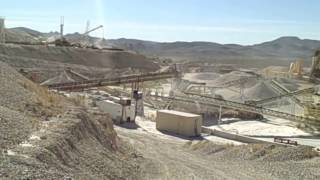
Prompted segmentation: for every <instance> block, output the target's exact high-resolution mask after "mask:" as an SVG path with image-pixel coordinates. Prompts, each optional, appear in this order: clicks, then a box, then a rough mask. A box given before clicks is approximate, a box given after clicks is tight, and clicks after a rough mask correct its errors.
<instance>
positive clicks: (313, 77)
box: [310, 49, 320, 81]
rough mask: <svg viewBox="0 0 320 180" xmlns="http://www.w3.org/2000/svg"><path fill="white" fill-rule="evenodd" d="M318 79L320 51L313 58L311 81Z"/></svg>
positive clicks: (319, 74) (319, 73) (319, 75)
mask: <svg viewBox="0 0 320 180" xmlns="http://www.w3.org/2000/svg"><path fill="white" fill-rule="evenodd" d="M318 78H320V49H319V50H317V51H316V52H315V54H314V56H313V58H312V67H311V74H310V79H311V80H312V81H315V80H317V79H318Z"/></svg>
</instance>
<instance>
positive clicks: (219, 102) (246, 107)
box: [154, 93, 320, 127]
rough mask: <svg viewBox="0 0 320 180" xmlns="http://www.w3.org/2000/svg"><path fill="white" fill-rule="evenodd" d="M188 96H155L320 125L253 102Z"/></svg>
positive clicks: (192, 94)
mask: <svg viewBox="0 0 320 180" xmlns="http://www.w3.org/2000/svg"><path fill="white" fill-rule="evenodd" d="M185 94H186V96H180V95H179V96H177V95H176V96H174V97H163V96H161V97H160V96H154V97H156V98H162V99H165V100H175V101H180V102H186V103H195V102H197V103H199V104H203V105H206V106H215V107H219V106H222V107H225V108H230V109H235V110H241V111H246V112H252V113H257V114H263V115H267V116H272V117H277V118H282V119H287V120H291V121H294V122H302V123H305V124H307V125H309V126H312V127H319V126H320V121H318V120H317V119H311V118H307V117H303V116H296V115H293V114H288V113H284V112H279V111H275V110H271V109H267V108H263V107H258V106H254V105H251V104H243V103H238V102H233V101H227V100H223V99H219V98H214V97H210V96H205V95H199V94H194V93H185Z"/></svg>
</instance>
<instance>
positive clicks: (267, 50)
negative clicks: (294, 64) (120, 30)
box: [109, 37, 320, 65]
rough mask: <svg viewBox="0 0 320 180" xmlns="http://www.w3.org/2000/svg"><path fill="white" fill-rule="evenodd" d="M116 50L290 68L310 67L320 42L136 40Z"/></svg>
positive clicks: (122, 42) (288, 39)
mask: <svg viewBox="0 0 320 180" xmlns="http://www.w3.org/2000/svg"><path fill="white" fill-rule="evenodd" d="M109 43H110V44H112V45H113V46H117V47H121V48H124V49H128V50H133V51H136V52H139V53H142V54H145V55H148V56H159V57H163V58H172V59H175V60H188V61H209V62H224V63H236V64H241V63H243V62H244V61H245V62H246V64H249V65H252V63H254V64H257V65H258V64H259V61H260V62H261V61H268V62H270V63H269V64H270V65H272V64H273V65H274V64H278V65H284V64H288V62H289V61H294V60H295V59H298V58H302V59H304V60H305V61H306V63H307V64H310V62H311V56H312V55H313V53H314V51H315V50H316V49H317V48H320V41H315V40H308V39H299V38H297V37H282V38H279V39H276V40H274V41H270V42H265V43H262V44H256V45H252V46H242V45H237V44H217V43H211V42H174V43H158V42H151V41H141V40H134V39H115V40H109Z"/></svg>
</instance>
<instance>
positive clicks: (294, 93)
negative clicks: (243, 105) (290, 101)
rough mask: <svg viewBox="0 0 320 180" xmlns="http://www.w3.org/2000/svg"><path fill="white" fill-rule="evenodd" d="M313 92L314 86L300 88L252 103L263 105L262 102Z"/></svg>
mask: <svg viewBox="0 0 320 180" xmlns="http://www.w3.org/2000/svg"><path fill="white" fill-rule="evenodd" d="M312 92H314V88H313V87H312V88H307V89H302V90H298V91H294V92H289V93H286V94H282V95H280V96H275V97H271V98H267V99H263V100H260V101H254V102H252V103H254V104H255V105H262V104H266V103H269V102H272V101H276V100H279V99H281V98H284V97H292V96H296V95H299V94H304V93H312ZM299 102H300V101H299Z"/></svg>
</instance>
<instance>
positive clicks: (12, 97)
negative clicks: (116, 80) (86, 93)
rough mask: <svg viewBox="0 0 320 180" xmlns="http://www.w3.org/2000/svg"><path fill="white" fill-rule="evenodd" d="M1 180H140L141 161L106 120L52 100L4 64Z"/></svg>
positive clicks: (0, 66) (0, 117)
mask: <svg viewBox="0 0 320 180" xmlns="http://www.w3.org/2000/svg"><path fill="white" fill-rule="evenodd" d="M0 84H1V87H0V151H1V153H2V154H1V156H0V177H1V178H0V179H48V178H50V179H68V178H69V179H70V178H72V179H83V178H85V179H127V178H129V179H141V178H140V175H141V174H140V169H139V166H138V164H139V163H140V162H141V161H143V159H142V158H139V157H138V156H137V155H136V154H135V152H134V151H133V149H132V148H131V147H130V146H128V145H127V144H126V143H124V142H122V140H121V139H119V138H118V136H117V133H116V132H115V130H114V128H113V123H112V121H111V118H109V116H108V115H107V114H101V113H99V112H94V111H90V110H89V109H87V108H86V107H84V106H82V105H81V104H78V103H76V102H78V101H76V100H72V99H70V100H68V99H65V98H64V97H61V96H58V95H55V94H52V93H50V92H48V91H47V90H46V89H44V88H42V87H40V86H38V85H36V84H34V83H32V82H31V81H29V80H27V79H25V78H24V77H23V76H22V75H20V74H19V73H18V72H17V71H15V70H14V69H13V68H11V67H10V66H8V65H6V64H5V63H2V62H0Z"/></svg>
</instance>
